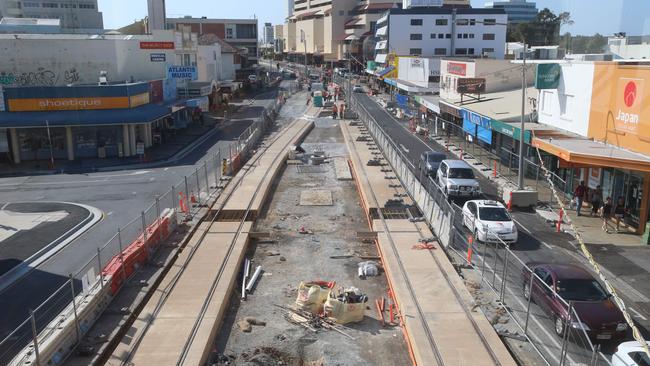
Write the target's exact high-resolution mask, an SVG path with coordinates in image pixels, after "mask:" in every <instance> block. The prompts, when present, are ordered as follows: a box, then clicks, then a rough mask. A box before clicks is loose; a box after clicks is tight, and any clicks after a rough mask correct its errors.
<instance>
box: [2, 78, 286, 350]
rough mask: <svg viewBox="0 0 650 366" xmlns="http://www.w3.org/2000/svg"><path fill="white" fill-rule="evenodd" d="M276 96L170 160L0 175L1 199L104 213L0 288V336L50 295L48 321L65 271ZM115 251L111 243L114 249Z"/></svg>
mask: <svg viewBox="0 0 650 366" xmlns="http://www.w3.org/2000/svg"><path fill="white" fill-rule="evenodd" d="M276 95H277V91H275V90H272V91H268V92H264V93H262V94H258V95H257V96H256V97H255V99H254V100H252V102H251V104H250V105H249V106H247V107H245V108H243V109H241V110H240V111H239V112H238V113H237V114H235V115H233V116H232V119H231V120H230V121H228V122H226V123H224V124H222V125H220V126H218V127H217V128H218V129H219V132H218V133H217V134H216V136H215V137H214V138H211V139H208V140H207V141H205V142H204V143H202V144H200V145H199V146H196V147H195V148H194V150H193V151H192V152H191V153H190V154H188V155H187V156H186V157H185V158H184V159H182V160H181V161H179V162H178V163H176V164H174V165H169V166H163V167H157V168H152V169H141V170H130V169H128V168H125V169H118V170H115V171H112V172H103V173H89V174H61V175H39V176H23V177H12V178H0V197H2V201H4V202H28V201H59V202H76V203H82V204H86V205H90V206H94V207H97V208H98V209H100V210H102V211H103V212H104V219H103V220H102V221H100V222H99V223H98V224H97V225H95V227H93V228H92V229H91V230H89V231H88V232H86V233H85V234H84V235H82V236H81V237H80V238H78V239H77V240H75V241H73V242H72V243H70V244H69V245H68V246H67V247H65V248H64V249H62V250H61V251H59V252H58V253H57V254H55V255H54V256H52V257H51V258H50V259H49V260H48V261H46V262H45V263H43V264H42V265H40V266H39V267H38V268H36V269H34V270H32V271H31V272H30V273H29V274H27V275H26V276H25V277H23V278H22V279H20V280H18V281H17V282H15V283H13V284H12V285H11V286H9V287H8V288H7V289H6V290H4V291H3V292H2V293H0V341H1V340H2V339H4V338H5V337H6V336H8V335H9V334H10V332H11V331H12V330H13V329H15V328H16V327H17V326H18V325H19V324H20V323H21V322H23V321H24V320H25V319H27V318H28V316H29V309H36V308H37V307H38V306H39V305H40V304H41V303H42V302H43V301H44V300H46V299H47V298H48V297H50V296H51V295H53V297H52V299H51V300H49V301H48V306H47V307H46V308H48V309H40V310H39V312H38V314H39V316H38V318H37V322H38V323H39V324H45V323H46V322H48V321H50V320H51V319H52V318H53V316H55V315H56V314H57V313H58V311H59V310H60V309H61V308H62V307H63V306H65V305H67V304H68V303H69V302H70V296H68V295H66V294H64V293H67V292H69V291H67V289H64V290H62V291H60V292H59V293H54V292H55V290H56V289H58V288H59V287H60V286H61V285H62V284H63V283H65V281H66V280H67V279H68V276H69V274H70V273H76V272H77V271H78V270H79V269H80V268H82V267H83V266H84V265H85V264H86V263H87V262H88V261H89V260H90V259H91V258H92V257H93V256H95V255H96V252H97V248H98V247H101V246H102V245H104V244H105V243H106V242H107V241H108V240H109V239H110V238H111V237H112V236H113V235H114V234H115V233H116V231H117V228H118V227H124V225H126V224H127V223H129V222H131V221H132V220H134V219H136V218H137V217H138V216H139V214H140V212H141V211H142V210H143V209H145V208H147V207H149V206H150V205H151V204H152V203H153V202H154V201H155V198H156V196H158V195H160V194H163V193H164V192H166V191H169V190H170V188H171V187H172V185H174V184H178V183H179V182H181V181H182V179H183V177H184V176H186V175H190V174H192V173H193V172H194V171H195V169H196V168H197V167H200V166H202V165H203V163H204V161H205V160H206V159H210V158H212V157H214V156H215V155H216V154H217V153H218V152H219V151H221V153H222V155H221V156H227V155H228V151H229V148H230V145H231V144H232V140H233V139H236V138H237V137H238V136H239V135H240V134H241V133H242V132H243V131H245V130H246V129H247V128H248V127H249V126H250V125H251V124H252V122H253V119H254V118H257V117H258V116H260V114H261V113H262V111H263V110H264V108H266V107H269V106H271V105H272V104H273V102H274V101H275V97H276ZM117 251H119V250H117V249H116V248H113V252H117ZM109 259H110V258H108V256H107V258H102V262H103V263H106V262H107V261H108V260H109ZM80 288H81V285H80V284H77V290H79V289H80ZM23 328H25V327H24V326H23ZM21 333H24V332H22V331H21V332H19V334H18V335H14V336H12V340H13V341H15V342H13V341H12V342H10V343H16V344H18V343H20V341H21V339H22V338H24V337H25V335H24V334H21ZM28 333H29V332H28ZM22 341H24V339H22ZM7 351H10V352H11V351H15V350H11V349H7V348H6V347H3V346H2V345H0V360H2V355H3V353H4V352H7ZM0 363H1V362H0Z"/></svg>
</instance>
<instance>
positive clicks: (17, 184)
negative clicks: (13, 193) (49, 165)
mask: <svg viewBox="0 0 650 366" xmlns="http://www.w3.org/2000/svg"><path fill="white" fill-rule="evenodd" d="M106 182H109V180H108V179H98V180H69V181H50V182H31V183H5V184H0V187H11V186H53V187H54V186H57V185H59V186H61V185H72V184H93V183H103V184H106ZM110 182H111V183H112V184H126V183H140V182H143V181H142V180H141V179H124V180H116V181H110ZM54 188H58V189H63V188H68V187H54Z"/></svg>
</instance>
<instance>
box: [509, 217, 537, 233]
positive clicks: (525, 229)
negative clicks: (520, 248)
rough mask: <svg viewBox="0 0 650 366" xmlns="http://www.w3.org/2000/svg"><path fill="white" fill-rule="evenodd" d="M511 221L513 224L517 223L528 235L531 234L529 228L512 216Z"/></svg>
mask: <svg viewBox="0 0 650 366" xmlns="http://www.w3.org/2000/svg"><path fill="white" fill-rule="evenodd" d="M512 221H514V222H515V224H517V225H519V226H520V227H521V229H522V230H523V231H525V232H526V233H527V234H528V235H532V233H531V232H530V230H528V229H527V228H526V227H525V226H524V225H522V224H521V222H519V221H517V220H516V219H515V218H514V217H513V218H512Z"/></svg>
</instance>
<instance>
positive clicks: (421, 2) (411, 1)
mask: <svg viewBox="0 0 650 366" xmlns="http://www.w3.org/2000/svg"><path fill="white" fill-rule="evenodd" d="M418 6H442V0H403V2H402V8H404V9H410V8H415V7H418Z"/></svg>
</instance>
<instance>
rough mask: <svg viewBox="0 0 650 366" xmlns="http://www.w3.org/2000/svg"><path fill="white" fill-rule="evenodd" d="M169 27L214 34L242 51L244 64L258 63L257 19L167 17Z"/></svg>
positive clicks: (199, 33) (202, 33)
mask: <svg viewBox="0 0 650 366" xmlns="http://www.w3.org/2000/svg"><path fill="white" fill-rule="evenodd" d="M167 29H175V30H182V29H189V30H190V31H191V32H193V33H197V34H198V35H199V36H202V35H207V34H214V35H215V36H217V37H218V38H221V39H223V40H225V41H226V42H228V43H229V44H231V45H232V46H233V47H235V48H237V49H238V50H241V51H242V54H243V55H245V57H246V62H245V65H244V66H248V65H252V64H255V63H257V58H258V49H257V47H258V44H257V41H258V39H257V38H258V37H257V19H208V18H192V17H183V18H167Z"/></svg>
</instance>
